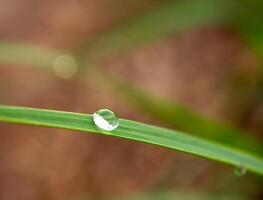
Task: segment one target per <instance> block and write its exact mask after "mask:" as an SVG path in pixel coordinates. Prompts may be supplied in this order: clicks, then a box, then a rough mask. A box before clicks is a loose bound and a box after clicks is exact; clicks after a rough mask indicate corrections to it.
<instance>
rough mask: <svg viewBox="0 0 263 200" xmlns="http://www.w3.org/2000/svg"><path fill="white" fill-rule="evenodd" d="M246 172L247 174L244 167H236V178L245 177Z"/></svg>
mask: <svg viewBox="0 0 263 200" xmlns="http://www.w3.org/2000/svg"><path fill="white" fill-rule="evenodd" d="M246 172H247V168H246V167H245V166H243V165H240V166H238V167H236V168H235V171H234V173H235V175H236V176H243V175H245V174H246Z"/></svg>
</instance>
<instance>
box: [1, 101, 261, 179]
mask: <svg viewBox="0 0 263 200" xmlns="http://www.w3.org/2000/svg"><path fill="white" fill-rule="evenodd" d="M0 121H2V122H9V123H17V124H28V125H35V126H45V127H52V128H62V129H68V130H75V131H83V132H93V133H100V134H104V135H109V136H114V137H119V138H126V139H130V140H136V141H140V142H144V143H149V144H154V145H158V146H162V147H166V148H170V149H174V150H179V151H183V152H186V153H190V154H194V155H197V156H201V157H204V158H208V159H211V160H216V161H220V162H223V163H227V164H230V165H234V166H240V165H242V166H245V167H246V168H247V169H248V170H250V171H252V172H254V173H257V174H260V175H263V159H262V158H260V157H257V156H255V155H253V154H249V153H246V152H243V151H241V150H238V149H233V148H231V147H227V146H223V145H221V144H218V143H213V142H211V141H208V140H204V139H200V138H197V137H193V136H190V135H188V134H185V133H182V132H178V131H173V130H169V129H165V128H160V127H156V126H152V125H147V124H143V123H139V122H135V121H130V120H124V119H120V125H119V127H118V128H117V129H115V130H114V131H111V132H108V131H103V130H101V129H99V128H97V127H96V126H95V124H94V123H93V120H92V116H91V115H86V114H79V113H71V112H61V111H51V110H41V109H32V108H23V107H11V106H5V105H2V106H0Z"/></svg>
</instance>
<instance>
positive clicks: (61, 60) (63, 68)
mask: <svg viewBox="0 0 263 200" xmlns="http://www.w3.org/2000/svg"><path fill="white" fill-rule="evenodd" d="M53 72H54V74H55V75H56V76H57V77H59V78H63V79H70V78H72V77H73V76H74V75H75V74H76V72H77V63H76V61H75V59H74V58H73V57H72V56H70V55H61V56H58V57H57V58H56V59H55V61H54V63H53Z"/></svg>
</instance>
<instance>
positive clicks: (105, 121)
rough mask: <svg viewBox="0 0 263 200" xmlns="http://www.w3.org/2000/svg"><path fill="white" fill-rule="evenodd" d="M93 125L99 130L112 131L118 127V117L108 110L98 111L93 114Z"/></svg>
mask: <svg viewBox="0 0 263 200" xmlns="http://www.w3.org/2000/svg"><path fill="white" fill-rule="evenodd" d="M93 121H94V123H95V124H96V125H97V126H98V127H99V128H101V129H103V130H106V131H112V130H114V129H116V128H117V127H118V125H119V118H118V116H117V115H116V114H115V113H114V112H112V111H111V110H108V109H101V110H98V111H97V112H95V113H94V114H93Z"/></svg>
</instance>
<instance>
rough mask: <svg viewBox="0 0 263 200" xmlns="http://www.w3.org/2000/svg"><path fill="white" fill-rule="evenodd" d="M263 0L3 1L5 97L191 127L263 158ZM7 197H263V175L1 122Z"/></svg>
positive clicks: (0, 194)
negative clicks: (236, 171)
mask: <svg viewBox="0 0 263 200" xmlns="http://www.w3.org/2000/svg"><path fill="white" fill-rule="evenodd" d="M262 20H263V2H262V1H261V0H140V1H138V0H126V1H120V0H100V1H95V0H52V1H51V0H46V1H41V0H8V1H7V0H0V103H1V104H8V105H15V106H28V107H36V108H44V109H56V110H63V111H72V112H82V113H93V112H95V111H96V110H98V109H101V108H109V109H111V110H113V111H115V112H116V113H117V114H118V115H119V116H120V117H121V118H127V119H131V120H136V121H141V122H145V123H150V124H155V125H158V126H163V127H168V128H173V129H177V130H182V131H186V132H188V133H189V134H193V135H196V136H200V137H204V138H208V139H209V140H214V141H216V142H221V143H224V144H226V145H230V146H233V147H236V148H242V149H244V150H247V151H251V152H253V153H254V154H258V155H262V153H263V146H262V145H261V144H262V143H261V141H262V137H263V135H262V134H263V67H262V66H263V65H262V63H263V24H262ZM0 137H1V139H0V199H1V200H13V199H14V200H15V199H21V200H24V199H25V200H35V199H39V200H41V199H43V200H45V199H49V200H85V199H102V200H103V199H142V200H148V199H166V200H170V199H187V200H193V199H202V200H203V199H231V200H233V199H238V200H240V199H241V200H242V199H255V200H257V199H258V200H259V199H263V190H262V189H263V182H262V178H261V177H259V176H256V175H253V174H250V173H247V174H246V175H245V176H242V177H238V176H236V175H235V173H234V169H233V168H231V167H229V166H225V165H222V164H220V163H215V162H213V161H209V160H205V159H202V158H199V157H195V156H191V155H187V154H183V153H180V152H174V151H171V150H167V149H162V148H159V147H155V146H151V145H146V144H140V143H136V142H131V141H126V140H123V139H117V138H110V137H105V136H99V135H93V134H83V133H77V132H71V131H66V130H58V129H48V128H41V127H28V126H21V125H10V124H0Z"/></svg>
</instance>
